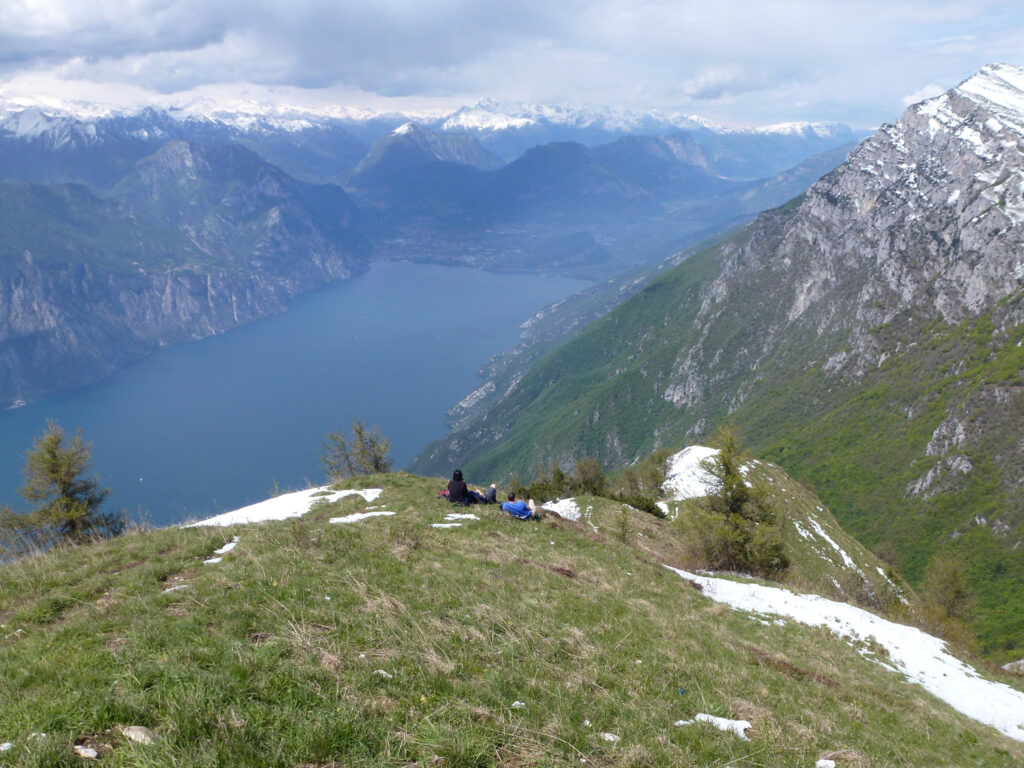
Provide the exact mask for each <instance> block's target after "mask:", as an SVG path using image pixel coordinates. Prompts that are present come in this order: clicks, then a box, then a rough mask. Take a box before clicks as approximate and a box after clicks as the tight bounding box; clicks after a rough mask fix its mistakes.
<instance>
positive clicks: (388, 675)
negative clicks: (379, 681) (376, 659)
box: [373, 669, 394, 680]
mask: <svg viewBox="0 0 1024 768" xmlns="http://www.w3.org/2000/svg"><path fill="white" fill-rule="evenodd" d="M373 674H375V675H377V676H378V677H383V678H384V679H385V680H390V679H391V678H393V677H394V675H392V674H391V673H390V672H388V671H387V670H386V669H375V670H373Z"/></svg>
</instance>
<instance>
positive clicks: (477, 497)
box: [448, 469, 498, 504]
mask: <svg viewBox="0 0 1024 768" xmlns="http://www.w3.org/2000/svg"><path fill="white" fill-rule="evenodd" d="M448 501H450V502H451V503H452V504H495V503H496V502H497V501H498V487H497V486H496V485H495V484H494V483H491V487H490V488H488V489H487V495H486V496H485V495H484V494H482V493H480V491H475V490H473V489H471V488H470V487H469V486H468V485H466V481H465V480H463V479H462V470H461V469H456V470H455V472H454V473H453V474H452V481H451V482H450V483H448Z"/></svg>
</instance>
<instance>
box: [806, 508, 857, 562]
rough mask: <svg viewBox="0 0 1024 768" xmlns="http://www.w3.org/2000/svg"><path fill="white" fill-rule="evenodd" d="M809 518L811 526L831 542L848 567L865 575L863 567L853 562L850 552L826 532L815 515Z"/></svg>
mask: <svg viewBox="0 0 1024 768" xmlns="http://www.w3.org/2000/svg"><path fill="white" fill-rule="evenodd" d="M807 520H808V522H809V523H810V524H811V527H812V528H814V530H815V532H816V533H817V534H818V535H819V536H821V538H823V539H824V540H825V541H827V542H828V543H829V544H831V545H832V549H834V550H835V551H836V552H838V553H839V556H840V557H841V558H843V564H844V565H845V566H846V567H847V568H849V569H850V570H853V571H856V572H857V573H859V574H860V575H861V576H863V575H864V572H863V571H861V569H860V568H858V567H857V564H856V563H855V562H853V560H852V559H851V558H850V556H849V555H848V554H846V551H845V550H844V549H843V548H842V547H840V546H839V545H838V544H836V542H835V541H834V540H833V539H832V537H831V536H829V535H828V534H827V533H825V529H824V528H822V527H821V523H819V522H818V521H817V520H815V519H814V518H813V517H809V518H807Z"/></svg>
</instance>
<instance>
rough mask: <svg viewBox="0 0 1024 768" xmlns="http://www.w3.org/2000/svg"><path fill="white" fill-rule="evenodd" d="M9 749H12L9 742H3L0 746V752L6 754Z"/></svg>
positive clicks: (12, 746)
mask: <svg viewBox="0 0 1024 768" xmlns="http://www.w3.org/2000/svg"><path fill="white" fill-rule="evenodd" d="M9 749H14V745H13V744H11V742H9V741H5V742H4V743H3V744H0V752H6V751H7V750H9Z"/></svg>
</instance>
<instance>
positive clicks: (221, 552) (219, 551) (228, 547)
mask: <svg viewBox="0 0 1024 768" xmlns="http://www.w3.org/2000/svg"><path fill="white" fill-rule="evenodd" d="M237 546H238V537H237V536H235V537H234V538H233V539H231V541H229V542H228V543H226V544H225V545H224V546H223V547H221V548H220V549H215V550H213V554H215V555H226V554H227V553H228V552H230V551H231V550H232V549H234V548H235V547H237Z"/></svg>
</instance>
